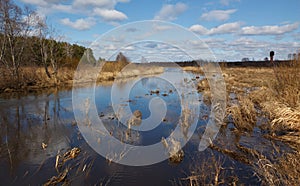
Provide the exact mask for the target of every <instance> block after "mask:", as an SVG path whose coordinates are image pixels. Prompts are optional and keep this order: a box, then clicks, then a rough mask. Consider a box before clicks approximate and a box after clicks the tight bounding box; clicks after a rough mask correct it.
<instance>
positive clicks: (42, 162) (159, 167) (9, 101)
mask: <svg viewBox="0 0 300 186" xmlns="http://www.w3.org/2000/svg"><path fill="white" fill-rule="evenodd" d="M167 70H169V71H173V72H174V75H176V73H178V74H180V73H181V72H180V71H178V70H176V69H167ZM163 76H164V74H162V75H160V76H158V77H146V78H143V79H141V80H140V81H138V82H137V83H136V84H135V85H134V86H133V88H132V89H131V91H130V94H129V99H128V100H127V99H124V100H123V104H124V106H126V105H129V107H130V109H131V110H132V111H134V110H140V111H141V112H142V113H143V116H142V118H143V119H144V118H147V117H149V115H150V111H149V108H148V104H149V101H150V100H151V99H152V98H154V97H159V98H161V99H162V100H164V101H165V103H166V106H167V113H166V116H165V120H163V121H162V122H161V124H160V125H159V126H157V127H156V128H155V129H153V130H150V131H144V132H140V133H138V134H135V133H132V136H131V138H130V139H129V140H127V141H126V140H124V139H123V140H124V141H125V142H126V143H129V144H136V145H149V144H153V143H159V142H160V141H161V139H162V137H168V136H169V135H170V133H171V132H172V130H174V128H175V127H176V125H177V124H178V121H179V120H180V114H181V112H182V107H181V102H180V96H181V95H179V93H178V92H177V91H176V87H175V86H183V85H184V84H188V83H194V82H196V81H197V80H195V79H194V78H195V76H196V75H194V74H189V76H188V79H180V78H179V79H178V80H176V81H177V83H178V84H177V85H175V86H174V85H172V84H170V83H169V82H167V81H165V80H164V79H162V78H160V77H163ZM174 78H175V77H174ZM126 86H127V83H126V82H124V83H121V84H118V87H117V88H119V91H120V94H122V90H124V89H126ZM82 89H83V90H85V89H87V90H88V89H89V88H82ZM111 90H112V86H111V84H102V85H98V86H97V87H96V89H95V92H96V97H95V102H96V105H97V110H98V113H99V117H101V118H102V119H103V121H105V122H104V125H105V127H106V128H107V130H109V131H111V133H112V135H113V136H114V137H115V138H118V139H119V140H122V138H123V137H124V136H122V135H121V136H120V135H117V134H118V131H126V127H124V126H120V125H119V122H118V120H117V119H116V116H115V113H114V111H113V109H112V105H111V97H110V95H111ZM154 90H159V93H158V92H156V93H155V92H151V91H154ZM193 94H196V95H197V96H198V97H199V102H200V104H199V105H200V115H199V116H194V117H198V122H197V123H196V125H197V126H196V127H197V129H196V131H195V133H194V134H193V136H192V137H191V139H190V140H189V142H188V143H187V144H186V145H185V146H184V148H183V150H184V153H185V156H184V159H183V161H182V162H181V163H178V164H174V163H172V162H170V161H169V160H165V161H163V162H160V163H157V164H154V165H148V166H142V167H137V166H125V165H120V164H117V163H114V162H109V161H108V160H106V158H104V157H102V156H100V155H98V154H97V153H96V152H95V151H94V150H93V149H92V148H91V147H90V146H89V145H88V143H87V142H86V141H85V140H84V138H83V136H82V135H81V132H80V130H79V128H78V126H77V124H76V121H75V118H74V114H73V108H72V90H49V91H48V92H42V93H32V94H29V95H23V96H21V95H15V96H12V97H11V98H1V99H0V113H1V114H0V140H1V141H0V185H42V184H43V183H46V182H47V180H49V179H50V178H51V177H52V176H57V175H58V174H59V172H62V171H63V170H64V169H66V168H67V169H68V170H69V172H68V174H67V176H66V179H65V180H64V181H65V182H67V183H71V184H72V185H95V184H96V185H101V184H103V185H105V184H107V185H172V184H174V183H175V184H176V183H179V182H182V183H183V184H184V185H185V184H189V182H188V181H187V180H185V179H181V178H186V177H188V176H190V175H191V171H193V170H194V171H197V173H198V174H201V175H206V177H207V178H206V179H205V180H206V182H208V183H211V180H210V179H213V175H214V169H211V166H212V165H213V163H214V159H217V160H220V161H219V162H220V163H221V164H220V165H222V167H224V168H225V169H224V171H223V177H224V178H225V182H226V181H228V182H232V178H233V177H238V182H237V183H244V184H246V185H251V184H258V183H259V179H258V178H257V177H256V176H255V175H254V174H253V169H252V168H251V165H246V164H244V163H243V162H240V161H238V160H237V159H235V157H232V156H228V155H226V154H223V153H220V152H218V151H216V150H212V149H210V148H208V149H207V150H205V151H203V152H198V151H197V147H198V143H199V142H200V137H199V136H201V134H202V133H203V131H204V129H205V125H206V123H207V118H208V117H207V116H208V115H209V112H210V107H209V106H207V105H205V104H204V103H202V102H201V99H202V96H201V93H199V94H198V93H197V92H193ZM190 127H191V126H190ZM232 127H233V126H232V125H228V127H227V128H223V129H222V130H221V132H220V133H219V135H218V137H217V139H216V140H215V143H216V144H220V145H222V146H228V148H230V147H231V146H233V144H234V143H236V141H237V140H238V141H239V143H240V144H241V145H244V146H246V147H251V148H255V149H256V150H258V151H260V152H262V153H265V154H268V152H270V151H272V150H274V148H273V143H271V142H270V141H269V140H267V139H264V138H262V137H261V136H262V134H261V132H260V130H259V129H257V130H255V131H254V132H253V134H252V135H250V136H249V135H245V136H243V135H241V136H239V137H237V136H236V135H233V133H232V132H231V131H232V130H231V128H232ZM42 143H45V144H47V148H45V149H43V148H42ZM73 147H78V148H80V149H81V152H80V154H79V156H78V157H76V158H74V159H72V160H69V161H67V162H66V163H65V164H64V165H63V166H62V167H60V168H59V170H56V169H55V161H56V155H57V154H58V153H60V154H63V153H64V152H66V151H68V150H70V149H72V148H73ZM138 158H143V157H138ZM226 168H228V169H226Z"/></svg>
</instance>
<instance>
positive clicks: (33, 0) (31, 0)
mask: <svg viewBox="0 0 300 186" xmlns="http://www.w3.org/2000/svg"><path fill="white" fill-rule="evenodd" d="M21 1H22V2H24V3H27V4H32V5H37V6H46V5H48V3H47V2H46V1H44V0H21Z"/></svg>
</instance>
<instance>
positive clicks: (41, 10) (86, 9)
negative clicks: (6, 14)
mask: <svg viewBox="0 0 300 186" xmlns="http://www.w3.org/2000/svg"><path fill="white" fill-rule="evenodd" d="M21 1H22V2H24V3H27V4H32V5H35V6H36V7H37V12H38V14H40V15H42V16H44V17H46V16H47V15H49V14H51V13H53V12H63V13H70V14H80V15H86V16H94V19H96V17H97V16H100V17H101V18H102V20H103V21H104V22H108V23H110V24H117V23H118V22H119V21H122V20H125V19H127V15H126V14H124V13H123V12H120V11H118V10H115V6H116V5H117V4H118V3H128V2H130V0H84V1H82V0H74V1H73V2H72V4H65V3H63V2H62V1H59V0H21ZM61 23H63V24H65V25H68V26H71V21H70V20H69V19H63V20H62V21H61ZM77 23H78V24H81V25H83V26H84V29H86V28H88V27H90V26H91V25H94V23H95V21H92V22H91V23H85V24H83V23H82V20H81V19H79V20H77ZM72 27H73V28H78V29H79V27H77V25H75V26H74V25H73V26H72ZM81 30H82V29H81Z"/></svg>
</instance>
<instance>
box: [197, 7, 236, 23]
mask: <svg viewBox="0 0 300 186" xmlns="http://www.w3.org/2000/svg"><path fill="white" fill-rule="evenodd" d="M236 11H237V10H236V9H230V10H212V11H210V12H207V13H204V14H202V15H201V19H203V20H206V21H213V20H217V21H226V20H228V19H229V18H230V15H231V14H233V13H235V12H236Z"/></svg>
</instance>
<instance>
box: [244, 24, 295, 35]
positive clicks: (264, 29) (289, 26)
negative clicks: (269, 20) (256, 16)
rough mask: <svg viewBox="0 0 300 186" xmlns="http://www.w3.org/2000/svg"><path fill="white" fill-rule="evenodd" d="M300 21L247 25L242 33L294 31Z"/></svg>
mask: <svg viewBox="0 0 300 186" xmlns="http://www.w3.org/2000/svg"><path fill="white" fill-rule="evenodd" d="M298 27H299V23H294V24H286V25H282V26H278V25H273V26H261V27H257V26H247V27H243V28H242V31H241V34H242V35H281V34H285V33H289V32H292V31H294V30H296V29H298Z"/></svg>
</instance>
